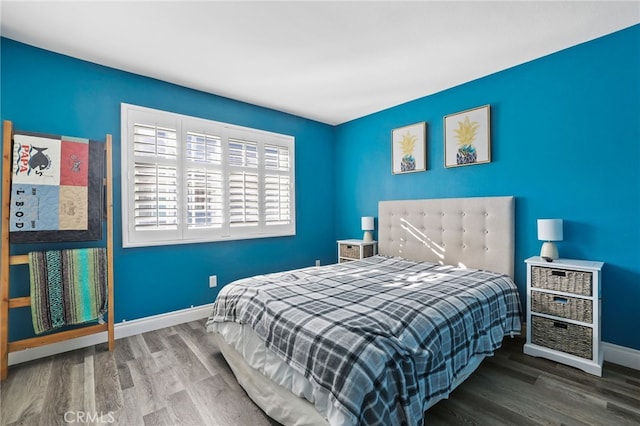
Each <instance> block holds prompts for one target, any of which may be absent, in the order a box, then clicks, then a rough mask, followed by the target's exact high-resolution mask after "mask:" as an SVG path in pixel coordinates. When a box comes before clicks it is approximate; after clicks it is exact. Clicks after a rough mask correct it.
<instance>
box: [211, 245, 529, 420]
mask: <svg viewBox="0 0 640 426" xmlns="http://www.w3.org/2000/svg"><path fill="white" fill-rule="evenodd" d="M520 319H521V308H520V299H519V297H518V291H517V288H516V286H515V284H514V283H513V281H512V280H511V279H510V278H509V277H508V276H506V275H500V274H496V273H492V272H486V271H479V270H470V269H458V268H455V267H451V266H440V265H434V264H430V263H422V262H414V261H410V260H405V259H400V258H387V257H383V256H374V257H369V258H366V259H363V260H359V261H353V262H347V263H340V264H335V265H328V266H323V267H311V268H305V269H299V270H294V271H288V272H282V273H274V274H268V275H260V276H255V277H252V278H247V279H242V280H239V281H236V282H234V283H231V284H229V285H227V286H225V287H224V288H223V289H222V290H221V291H220V294H219V295H218V297H217V299H216V301H215V304H214V308H213V313H212V314H211V316H210V318H209V321H208V324H209V323H213V322H225V321H233V322H238V323H243V324H248V325H250V326H251V327H252V328H253V329H254V330H255V331H256V332H257V334H258V335H259V336H260V337H261V338H262V339H264V341H265V344H266V346H267V347H268V348H269V349H271V350H272V351H274V352H275V353H276V354H278V355H279V356H280V357H281V358H282V359H284V360H285V361H286V362H287V363H288V364H289V365H290V366H291V367H293V368H294V369H296V370H297V371H298V372H300V373H302V374H303V375H304V376H305V377H306V378H307V379H309V381H310V382H311V383H312V384H313V385H314V386H320V387H322V388H324V389H326V390H327V391H329V393H330V402H331V403H333V404H335V405H336V406H337V407H338V408H339V409H340V410H342V411H343V412H344V413H345V414H346V415H347V417H348V418H349V417H350V418H351V419H352V420H353V423H354V424H362V425H421V424H422V421H423V420H422V419H423V414H424V409H425V408H426V407H428V406H429V404H428V401H429V400H432V399H434V398H436V399H439V398H441V397H443V396H446V395H448V394H449V392H450V391H451V390H452V389H451V386H452V383H453V381H454V380H455V379H456V377H457V375H458V374H459V373H460V372H461V371H462V370H463V369H464V368H465V366H466V365H467V363H468V361H469V360H470V358H471V357H473V356H474V355H477V354H487V355H489V354H492V353H493V351H494V350H495V349H497V348H499V347H500V345H501V342H502V339H503V337H504V336H505V335H508V334H510V333H512V332H513V333H515V334H518V333H520ZM318 408H321V407H318ZM320 411H321V412H322V410H320Z"/></svg>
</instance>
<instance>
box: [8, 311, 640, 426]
mask: <svg viewBox="0 0 640 426" xmlns="http://www.w3.org/2000/svg"><path fill="white" fill-rule="evenodd" d="M203 324H204V320H203V321H194V322H191V323H188V324H181V325H178V326H174V327H169V328H165V329H162V330H157V331H153V332H149V333H145V334H142V335H137V336H131V337H128V338H125V339H119V340H118V341H117V342H116V350H115V351H114V352H113V353H110V352H108V351H107V350H106V345H97V346H94V347H90V348H85V349H79V350H76V351H73V352H68V353H65V354H60V355H56V356H53V357H49V358H44V359H41V360H36V361H32V362H28V363H24V364H20V365H16V366H12V367H11V368H10V369H9V377H8V379H7V380H5V381H4V382H2V384H1V385H0V399H1V405H0V424H1V425H58V424H92V425H105V424H120V425H126V426H129V425H132V426H133V425H147V426H151V425H194V426H195V425H207V426H208V425H221V426H233V425H239V426H254V425H255V426H260V425H272V426H273V425H277V424H278V423H276V422H274V421H273V420H271V419H269V418H268V417H267V416H266V415H265V414H264V413H263V412H262V411H261V410H260V409H259V408H258V407H257V406H256V405H255V404H253V402H252V401H251V400H250V399H249V398H248V397H247V395H246V394H245V393H244V391H243V390H242V388H241V387H240V386H239V385H238V382H237V381H236V379H235V377H234V376H233V373H232V372H231V370H230V369H229V367H228V365H227V364H226V362H225V361H224V358H223V357H222V355H221V354H220V352H219V350H218V349H217V347H216V346H215V344H214V343H213V341H212V339H211V335H209V334H208V333H206V332H205V329H204V325H203ZM523 343H524V342H523V340H522V339H520V338H517V339H506V340H505V344H504V346H503V347H502V348H501V349H500V350H499V351H498V352H497V353H496V355H495V356H494V357H492V358H488V359H486V360H485V361H484V362H483V363H482V365H481V366H480V368H479V369H478V370H477V371H476V372H475V373H473V374H472V375H471V377H470V378H469V379H467V381H465V382H464V383H463V384H462V385H461V386H460V387H459V388H458V389H456V390H455V391H454V392H453V393H452V394H451V396H450V397H449V399H447V400H444V401H441V402H440V403H438V404H436V405H435V406H434V407H432V408H431V409H430V410H429V411H428V412H427V414H426V419H425V424H428V425H459V424H465V425H492V426H493V425H607V426H610V425H638V424H640V372H639V371H636V370H632V369H628V368H624V367H620V366H616V365H614V364H607V363H605V367H604V372H603V377H602V378H598V377H595V376H592V375H589V374H587V373H584V372H582V371H580V370H577V369H574V368H571V367H567V366H564V365H562V364H557V363H555V362H553V361H548V360H545V359H541V358H533V357H530V356H527V355H524V354H523V353H522V345H523Z"/></svg>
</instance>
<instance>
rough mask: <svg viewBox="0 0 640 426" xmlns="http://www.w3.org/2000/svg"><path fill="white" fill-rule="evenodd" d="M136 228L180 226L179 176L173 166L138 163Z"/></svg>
mask: <svg viewBox="0 0 640 426" xmlns="http://www.w3.org/2000/svg"><path fill="white" fill-rule="evenodd" d="M134 182H135V184H134V199H135V204H134V206H135V207H134V215H133V216H134V224H135V225H134V227H135V229H136V230H153V229H177V228H178V194H177V193H178V178H177V170H176V168H175V167H171V166H161V165H157V164H147V163H138V162H136V163H135V166H134Z"/></svg>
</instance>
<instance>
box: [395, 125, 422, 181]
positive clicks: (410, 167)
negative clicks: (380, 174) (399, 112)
mask: <svg viewBox="0 0 640 426" xmlns="http://www.w3.org/2000/svg"><path fill="white" fill-rule="evenodd" d="M426 129H427V123H425V122H420V123H415V124H411V125H409V126H404V127H400V128H397V129H394V130H393V131H392V132H391V151H392V156H393V158H392V160H391V164H392V172H393V173H394V174H399V173H410V172H421V171H424V170H426V154H425V150H426Z"/></svg>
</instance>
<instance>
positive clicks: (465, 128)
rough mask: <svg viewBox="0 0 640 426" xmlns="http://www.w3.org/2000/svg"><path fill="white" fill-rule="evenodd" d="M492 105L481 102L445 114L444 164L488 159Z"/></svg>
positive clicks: (477, 161) (448, 165)
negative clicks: (468, 107)
mask: <svg viewBox="0 0 640 426" xmlns="http://www.w3.org/2000/svg"><path fill="white" fill-rule="evenodd" d="M490 109H491V106H490V105H483V106H480V107H477V108H472V109H468V110H466V111H461V112H457V113H455V114H450V115H447V116H445V117H444V166H445V167H460V166H470V165H474V164H484V163H490V162H491V120H490V119H491V111H490Z"/></svg>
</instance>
